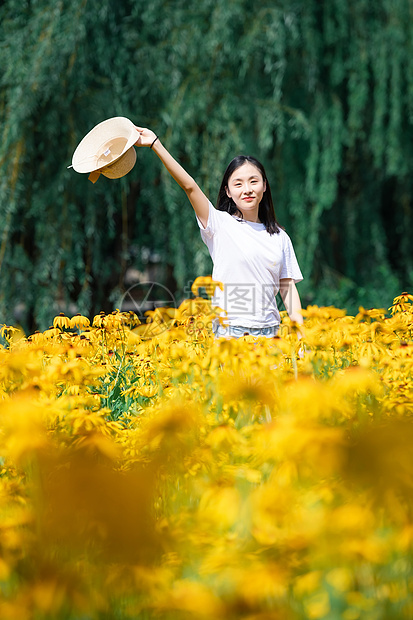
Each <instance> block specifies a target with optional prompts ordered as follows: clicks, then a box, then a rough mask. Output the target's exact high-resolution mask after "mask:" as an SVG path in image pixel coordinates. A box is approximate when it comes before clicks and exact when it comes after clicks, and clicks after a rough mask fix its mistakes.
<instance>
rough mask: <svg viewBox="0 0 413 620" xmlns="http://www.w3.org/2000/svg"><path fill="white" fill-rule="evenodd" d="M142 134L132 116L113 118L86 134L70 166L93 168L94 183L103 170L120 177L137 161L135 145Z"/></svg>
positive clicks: (108, 174) (92, 177)
mask: <svg viewBox="0 0 413 620" xmlns="http://www.w3.org/2000/svg"><path fill="white" fill-rule="evenodd" d="M139 135H140V134H139V132H138V130H137V129H136V127H135V125H134V124H133V123H132V121H130V120H129V119H128V118H125V117H124V116H115V117H114V118H109V119H108V120H106V121H103V122H102V123H99V124H98V125H96V127H94V128H93V129H92V130H91V131H89V133H88V134H86V136H85V137H84V138H83V140H82V141H81V142H80V143H79V145H78V146H77V148H76V150H75V152H74V153H73V157H72V165H71V166H69V168H73V169H74V170H76V172H82V173H84V172H89V173H90V174H89V177H88V178H89V180H90V181H92V183H96V181H97V180H98V178H99V176H100V174H103V175H104V176H105V177H108V178H109V179H119V178H120V177H123V176H125V174H128V172H130V171H131V170H132V168H133V166H134V165H135V162H136V151H135V149H134V148H133V145H134V144H135V142H136V141H137V139H138V138H139Z"/></svg>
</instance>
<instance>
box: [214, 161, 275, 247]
mask: <svg viewBox="0 0 413 620" xmlns="http://www.w3.org/2000/svg"><path fill="white" fill-rule="evenodd" d="M246 162H248V163H250V164H252V165H253V166H255V167H256V168H258V170H259V171H260V173H261V175H262V178H263V181H264V183H265V186H266V189H265V192H264V194H263V196H262V199H261V202H260V205H259V207H258V217H259V220H260V222H262V223H263V224H264V225H265V228H266V229H267V232H268V233H269V234H270V235H273V234H274V233H279V232H280V228H281V226H280V225H279V224H278V222H277V219H276V217H275V211H274V203H273V201H272V196H271V189H270V184H269V183H268V179H267V175H266V174H265V170H264V166H263V165H262V163H261V162H259V161H258V159H255V157H251V155H238V156H237V157H234V159H233V160H232V161H231V162H230V163H229V164H228V167H227V169H226V170H225V172H224V177H223V179H222V183H221V187H220V190H219V194H218V200H217V209H218V210H219V211H226V212H227V213H229V214H230V215H237V216H238V217H240V218H241V219H242V217H243V216H242V213H241V211H240V210H239V209H238V207H237V206H236V204H235V202H234V201H233V200H232V198H230V197H229V196H228V194H227V188H228V181H229V178H230V176H231V175H232V174H233V172H235V170H236V169H237V168H239V167H240V166H242V165H243V164H245V163H246Z"/></svg>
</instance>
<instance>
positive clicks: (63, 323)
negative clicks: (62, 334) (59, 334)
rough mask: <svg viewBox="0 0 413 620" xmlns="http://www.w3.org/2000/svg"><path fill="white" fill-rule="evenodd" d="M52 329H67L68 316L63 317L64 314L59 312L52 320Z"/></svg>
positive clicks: (68, 323)
mask: <svg viewBox="0 0 413 620" xmlns="http://www.w3.org/2000/svg"><path fill="white" fill-rule="evenodd" d="M53 327H60V328H61V329H69V328H70V327H71V325H70V319H69V317H68V316H65V314H64V312H61V313H60V314H59V315H58V316H55V318H54V319H53Z"/></svg>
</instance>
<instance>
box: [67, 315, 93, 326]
mask: <svg viewBox="0 0 413 620" xmlns="http://www.w3.org/2000/svg"><path fill="white" fill-rule="evenodd" d="M89 326H90V321H89V319H88V318H87V317H86V316H82V315H81V314H80V313H78V314H76V315H75V316H72V318H71V319H70V327H72V328H76V327H77V328H78V329H87V328H88V327H89Z"/></svg>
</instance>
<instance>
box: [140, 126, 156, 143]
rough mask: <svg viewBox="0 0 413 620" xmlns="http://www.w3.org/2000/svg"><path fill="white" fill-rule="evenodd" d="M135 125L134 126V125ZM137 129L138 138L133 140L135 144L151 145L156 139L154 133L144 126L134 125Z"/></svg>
mask: <svg viewBox="0 0 413 620" xmlns="http://www.w3.org/2000/svg"><path fill="white" fill-rule="evenodd" d="M135 127H136V126H135ZM136 129H137V130H138V131H139V134H140V135H139V138H138V139H137V141H136V142H135V146H152V144H153V143H154V142H155V140H156V139H157V136H156V134H155V133H154V132H153V131H152V130H151V129H147V128H146V127H136Z"/></svg>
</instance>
